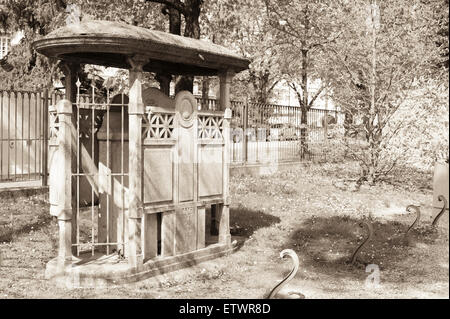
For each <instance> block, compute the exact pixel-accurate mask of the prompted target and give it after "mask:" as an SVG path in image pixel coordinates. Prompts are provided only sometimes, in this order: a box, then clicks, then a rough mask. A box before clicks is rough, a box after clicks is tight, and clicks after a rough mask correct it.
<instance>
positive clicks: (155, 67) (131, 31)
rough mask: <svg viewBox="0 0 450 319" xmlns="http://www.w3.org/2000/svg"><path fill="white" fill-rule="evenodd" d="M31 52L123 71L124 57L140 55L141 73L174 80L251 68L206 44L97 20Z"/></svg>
mask: <svg viewBox="0 0 450 319" xmlns="http://www.w3.org/2000/svg"><path fill="white" fill-rule="evenodd" d="M33 47H34V48H35V49H36V51H37V52H39V53H41V54H44V55H46V56H48V57H54V58H58V59H61V60H65V61H69V62H76V63H88V64H97V65H103V66H110V67H118V68H125V69H128V68H130V65H129V64H128V61H127V57H131V56H134V55H142V56H145V57H147V58H148V59H149V62H148V63H147V64H146V65H145V66H144V68H143V69H144V71H151V72H162V73H169V74H173V75H216V74H218V73H219V72H221V71H234V72H236V73H237V72H240V71H243V70H245V69H247V68H248V65H249V63H250V61H249V60H247V59H245V58H243V57H241V56H239V55H237V54H236V53H234V52H232V51H231V50H229V49H227V48H225V47H222V46H220V45H217V44H213V43H210V42H207V41H203V40H197V39H192V38H187V37H182V36H178V35H174V34H170V33H166V32H161V31H156V30H150V29H146V28H141V27H137V26H133V25H128V24H125V23H121V22H111V21H101V20H92V21H85V22H81V23H78V24H71V25H67V26H65V27H62V28H59V29H57V30H55V31H53V32H51V33H49V34H48V35H47V36H45V37H44V38H42V39H40V40H37V41H35V42H34V43H33Z"/></svg>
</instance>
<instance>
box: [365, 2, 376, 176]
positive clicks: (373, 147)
mask: <svg viewBox="0 0 450 319" xmlns="http://www.w3.org/2000/svg"><path fill="white" fill-rule="evenodd" d="M375 5H376V2H373V3H372V10H371V12H370V14H371V16H372V81H371V82H372V83H371V87H370V95H371V101H370V110H369V123H368V128H369V129H368V133H369V149H370V160H369V165H370V166H369V176H368V177H367V181H368V183H369V185H374V184H375V181H376V176H375V173H376V167H377V162H378V147H376V145H375V139H374V132H375V127H374V125H375V113H376V105H375V87H376V76H377V73H376V72H377V69H376V53H377V49H376V29H375V12H374V11H373V10H374V7H375Z"/></svg>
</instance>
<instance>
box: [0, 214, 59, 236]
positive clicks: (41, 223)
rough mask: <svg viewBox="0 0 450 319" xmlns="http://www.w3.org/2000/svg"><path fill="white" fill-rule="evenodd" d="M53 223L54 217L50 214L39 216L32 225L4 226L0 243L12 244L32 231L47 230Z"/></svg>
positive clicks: (0, 232) (1, 229)
mask: <svg viewBox="0 0 450 319" xmlns="http://www.w3.org/2000/svg"><path fill="white" fill-rule="evenodd" d="M51 221H52V216H50V214H42V215H39V216H38V218H37V220H36V221H34V222H32V223H26V224H22V225H18V226H17V227H14V226H12V227H11V226H3V227H0V243H3V242H12V241H13V240H14V238H15V237H17V236H19V235H21V234H24V233H29V232H30V231H31V230H33V231H37V230H40V229H41V228H46V227H47V226H48V224H49V223H50V222H51Z"/></svg>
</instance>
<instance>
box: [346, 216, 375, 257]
mask: <svg viewBox="0 0 450 319" xmlns="http://www.w3.org/2000/svg"><path fill="white" fill-rule="evenodd" d="M363 226H366V230H367V237H366V239H364V241H363V242H362V243H361V244H360V245H359V246H358V248H356V250H355V252H354V253H353V255H352V258H351V259H350V264H352V265H353V264H354V263H355V261H356V258H357V257H358V254H359V252H360V251H361V249H362V248H363V246H364V245H365V244H366V243H367V242H368V241H369V240H371V239H372V237H373V227H372V224H371V223H369V222H366V221H362V222H360V223H359V227H363Z"/></svg>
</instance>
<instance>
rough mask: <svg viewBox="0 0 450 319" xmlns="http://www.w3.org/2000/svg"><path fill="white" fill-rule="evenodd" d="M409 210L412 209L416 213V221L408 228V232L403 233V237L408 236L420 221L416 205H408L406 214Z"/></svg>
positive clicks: (418, 209)
mask: <svg viewBox="0 0 450 319" xmlns="http://www.w3.org/2000/svg"><path fill="white" fill-rule="evenodd" d="M411 209H413V210H414V211H415V212H416V219H415V220H414V223H412V224H411V226H409V228H408V230H407V231H406V232H405V236H406V235H407V234H408V232H409V231H410V230H411V229H413V228H414V227H415V226H416V225H417V224H418V223H419V221H420V208H419V206H416V205H408V206H407V207H406V211H407V212H411Z"/></svg>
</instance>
